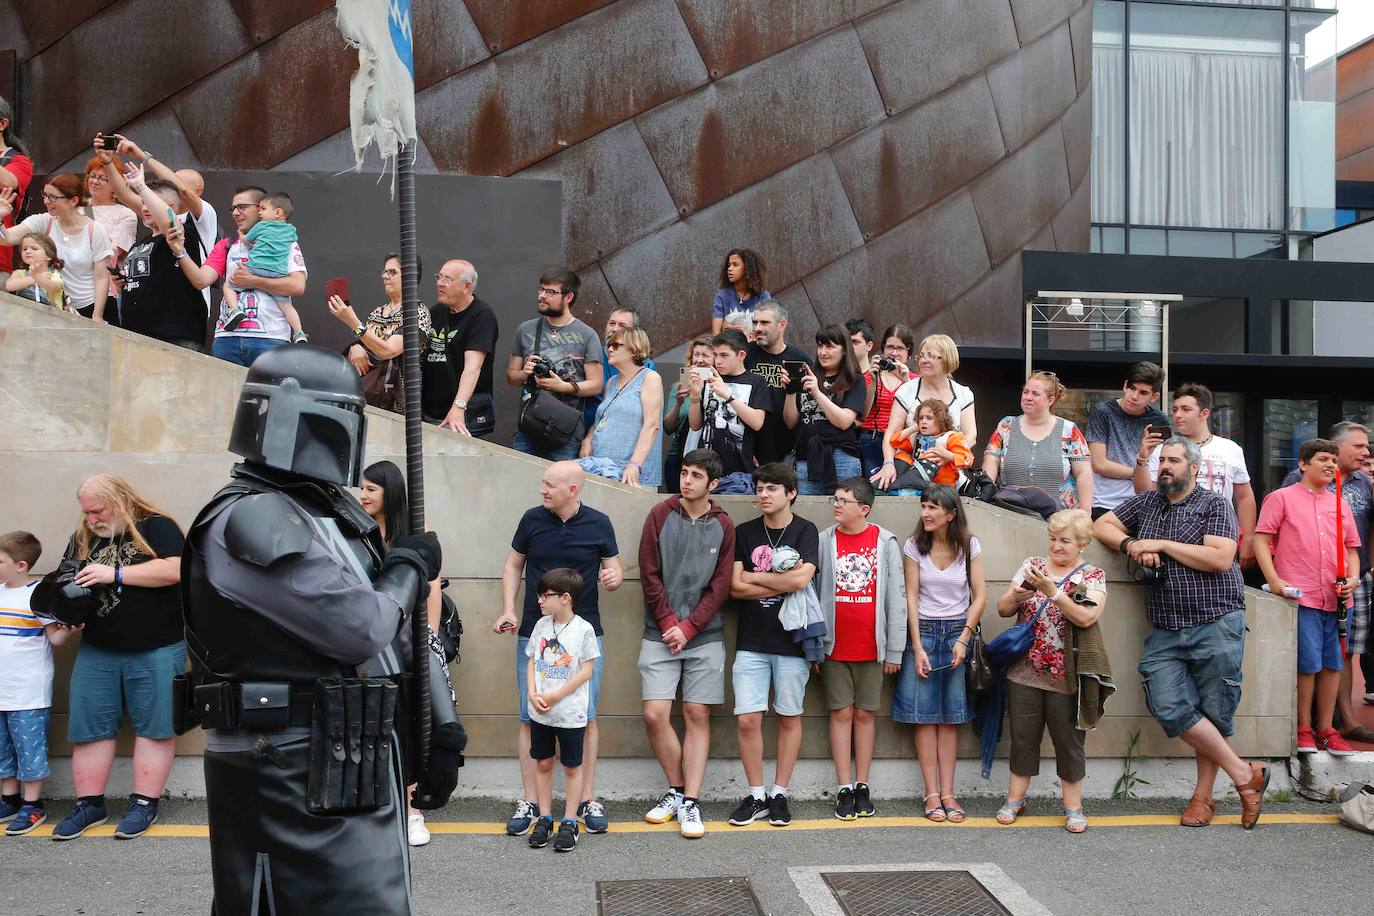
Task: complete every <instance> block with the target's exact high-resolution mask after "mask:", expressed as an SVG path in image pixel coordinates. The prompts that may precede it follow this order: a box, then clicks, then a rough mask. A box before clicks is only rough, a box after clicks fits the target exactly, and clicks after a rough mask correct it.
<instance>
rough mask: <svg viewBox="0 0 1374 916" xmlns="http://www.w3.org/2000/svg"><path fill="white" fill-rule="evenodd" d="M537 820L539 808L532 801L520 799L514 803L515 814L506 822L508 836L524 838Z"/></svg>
mask: <svg viewBox="0 0 1374 916" xmlns="http://www.w3.org/2000/svg"><path fill="white" fill-rule="evenodd" d="M538 819H539V806H538V805H537V804H535V803H534V802H532V801H525V800H524V799H521V800H520V801H518V802H516V803H515V813H514V814H512V815H511V817H510V820H508V821H506V834H507V835H508V836H524V835H525V834H527V833H529V832H530V828H531V827H533V826H534V822H535V821H536V820H538Z"/></svg>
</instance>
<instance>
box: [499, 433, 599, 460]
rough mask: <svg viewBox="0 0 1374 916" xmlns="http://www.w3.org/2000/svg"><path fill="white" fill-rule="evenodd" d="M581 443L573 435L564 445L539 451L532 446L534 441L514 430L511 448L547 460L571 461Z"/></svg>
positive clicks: (580, 440)
mask: <svg viewBox="0 0 1374 916" xmlns="http://www.w3.org/2000/svg"><path fill="white" fill-rule="evenodd" d="M581 445H582V439H581V438H580V437H578V436H573V437H572V438H571V439H569V440H568V441H567V442H566V443H565V444H564V445H561V446H559V447H558V448H556V449H554V450H553V451H549V452H541V451H539V450H538V449H536V448H535V447H534V443H533V442H531V441H530V440H529V439H527V438H526V437H525V434H524V433H522V432H520V431H519V430H516V431H515V444H514V446H513V448H514V449H515V450H516V451H517V452H524V453H525V454H526V455H533V456H535V457H536V458H544V459H546V460H548V461H573V460H575V459H576V458H577V450H578V448H579V447H580V446H581Z"/></svg>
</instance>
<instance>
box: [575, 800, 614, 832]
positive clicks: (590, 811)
mask: <svg viewBox="0 0 1374 916" xmlns="http://www.w3.org/2000/svg"><path fill="white" fill-rule="evenodd" d="M577 818H578V820H580V821H581V822H582V823H583V824H584V825H585V826H586V828H587V832H588V833H605V832H606V831H607V830H609V829H610V827H611V822H610V821H608V820H606V809H605V808H603V807H601V802H599V801H584V802H583V803H582V804H580V805H578V806H577Z"/></svg>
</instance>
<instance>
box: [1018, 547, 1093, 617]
mask: <svg viewBox="0 0 1374 916" xmlns="http://www.w3.org/2000/svg"><path fill="white" fill-rule="evenodd" d="M1087 565H1088V564H1087V563H1086V562H1083V563H1079V564H1078V565H1077V566H1075V567H1074V568H1073V569H1071V570H1070V571H1069V574H1068V575H1067V576H1065V577H1064V578H1062V579H1060V580H1059V587H1060V588H1061V589H1062V588H1063V587H1064V586H1065V585H1068V583H1069V580H1070V579H1072V578H1073V577H1074V576H1076V575H1077V574H1078V571H1079V570H1080V569H1082V568H1084V567H1085V566H1087ZM1049 606H1050V596H1049V595H1041V596H1040V601H1039V602H1038V603H1037V606H1036V608H1035V613H1034V614H1032V615H1031V619H1030V624H1031V626H1035V621H1036V620H1038V619H1039V618H1040V615H1041V614H1043V613H1044V612H1045V609H1046V608H1048V607H1049Z"/></svg>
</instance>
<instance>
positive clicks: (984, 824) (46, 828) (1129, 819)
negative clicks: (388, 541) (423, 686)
mask: <svg viewBox="0 0 1374 916" xmlns="http://www.w3.org/2000/svg"><path fill="white" fill-rule="evenodd" d="M1088 820H1089V823H1090V824H1091V825H1092V827H1093V828H1099V827H1177V826H1178V816H1177V815H1172V814H1120V815H1101V816H1097V817H1089V818H1088ZM709 823H710V826H711V828H712V832H714V833H721V834H727V833H734V832H735V831H739V830H756V831H759V832H766V831H769V830H780V829H783V828H779V827H774V826H772V825H771V824H768V823H766V822H763V821H760V822H758V823H754V824H750V825H749V826H747V827H734V826H731V825H729V824H726V823H725V822H723V821H720V822H709ZM1212 823H1213V825H1216V826H1232V827H1234V826H1239V825H1240V815H1238V814H1220V815H1217V816H1216V817H1215V818H1213V819H1212ZM1338 823H1340V818H1338V817H1337V816H1336V815H1334V814H1266V815H1264V816H1262V817H1261V818H1260V826H1262V827H1263V826H1278V825H1292V824H1338ZM425 826H427V827H428V828H429V832H430V833H436V834H450V835H457V836H503V835H505V832H506V828H505V825H504V824H486V823H455V822H452V821H431V822H429V823H427V824H426V825H425ZM878 827H881V828H894V827H922V828H929V829H936V830H944V829H951V830H957V829H960V828H977V829H987V828H992V829H995V830H1017V829H1024V828H1028V827H1042V828H1043V827H1056V828H1059V829H1063V827H1064V818H1062V817H1053V816H1049V815H1044V816H1026V817H1022V818H1020V819H1019V820H1017V822H1016V823H1015V824H1012V825H1010V826H1008V825H1003V824H999V823H997V821H996V820H995V819H994V818H990V817H970V818H969V819H967V820H966V821H964V822H963V823H962V824H950V823H947V822H946V823H936V822H935V821H928V820H926V819H925V818H923V817H869V818H863V819H861V820H855V821H840V820H833V819H832V820H823V819H817V820H795V821H793V822H792V824H791V826H790V827H789V828H787V829H790V830H864V829H871V828H878ZM677 830H678V827H677V824H675V823H667V824H645V823H633V822H623V823H617V824H612V825H611V830H610V832H611V833H677ZM114 831H115V828H114V825H113V824H105V825H103V826H100V827H92V828H91V829H90V830H88V831H87V832H86V834H85V836H87V837H112V836H114ZM28 836H31V837H51V836H52V826H51V825H48V824H45V825H43V826H42V827H39V828H38V829H36V830H34V831H33V832H32V833H30V834H28ZM148 836H150V837H190V838H193V839H205V838H207V837H209V836H210V828H209V827H208V826H206V825H205V824H154V825H153V826H152V827H150V828H148ZM83 838H84V837H83Z"/></svg>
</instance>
